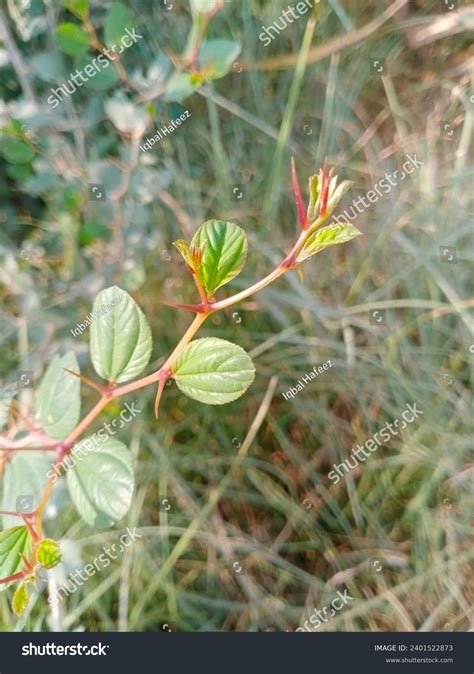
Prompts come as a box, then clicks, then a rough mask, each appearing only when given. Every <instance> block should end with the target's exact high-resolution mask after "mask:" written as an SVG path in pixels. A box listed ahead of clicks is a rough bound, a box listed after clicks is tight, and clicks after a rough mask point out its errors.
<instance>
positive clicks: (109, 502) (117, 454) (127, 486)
mask: <svg viewBox="0 0 474 674" xmlns="http://www.w3.org/2000/svg"><path fill="white" fill-rule="evenodd" d="M66 479H67V485H68V489H69V493H70V495H71V499H72V501H73V503H74V505H75V506H76V509H77V512H78V513H79V515H80V516H81V517H82V519H83V520H84V522H86V523H87V524H89V525H90V526H91V527H97V528H105V527H109V526H112V524H115V522H118V520H120V519H122V517H124V515H126V514H127V512H128V509H129V508H130V505H131V503H132V496H133V489H134V478H133V468H132V456H131V454H130V452H129V451H128V449H127V448H126V446H125V445H124V444H123V443H122V442H119V440H115V438H109V439H107V441H106V442H105V443H104V444H102V445H101V446H100V447H97V448H96V449H95V450H94V451H93V452H91V453H90V454H87V455H86V456H82V455H81V456H80V457H79V456H78V457H77V460H76V463H75V465H74V466H73V467H71V468H70V469H69V470H68V471H67V473H66Z"/></svg>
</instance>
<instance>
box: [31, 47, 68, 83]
mask: <svg viewBox="0 0 474 674" xmlns="http://www.w3.org/2000/svg"><path fill="white" fill-rule="evenodd" d="M30 66H31V69H32V71H33V72H34V74H35V75H36V77H38V78H39V79H40V80H42V81H43V82H49V83H56V82H59V81H60V80H62V78H63V77H64V74H65V65H64V59H63V57H62V56H61V54H58V52H54V51H44V52H39V53H38V54H35V55H34V56H33V57H32V58H31V60H30Z"/></svg>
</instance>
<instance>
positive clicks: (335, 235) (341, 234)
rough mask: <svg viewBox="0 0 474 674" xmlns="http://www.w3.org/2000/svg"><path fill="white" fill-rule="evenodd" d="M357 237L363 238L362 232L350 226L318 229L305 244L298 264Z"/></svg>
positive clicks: (329, 226) (331, 226)
mask: <svg viewBox="0 0 474 674" xmlns="http://www.w3.org/2000/svg"><path fill="white" fill-rule="evenodd" d="M356 236H361V232H359V230H358V229H357V228H356V227H354V226H353V225H350V224H348V223H347V224H346V223H345V224H343V225H339V224H337V225H328V226H327V227H321V228H320V229H317V230H316V231H315V232H314V233H313V234H312V235H311V236H310V237H309V238H308V240H307V242H306V243H305V245H304V247H303V250H302V251H301V252H300V254H299V255H298V257H297V258H296V261H297V262H303V260H307V259H308V258H309V257H312V256H313V255H316V253H319V251H321V250H323V249H324V248H328V247H329V246H334V245H336V244H338V243H346V241H350V240H351V239H353V238H354V237H356Z"/></svg>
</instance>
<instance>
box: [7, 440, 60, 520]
mask: <svg viewBox="0 0 474 674" xmlns="http://www.w3.org/2000/svg"><path fill="white" fill-rule="evenodd" d="M53 462H54V452H17V453H16V454H15V455H14V456H13V458H12V459H11V460H10V461H9V462H8V464H7V466H6V468H5V474H4V476H3V497H2V510H9V511H10V512H17V511H19V510H21V511H22V512H33V510H35V508H36V507H37V505H38V503H39V500H40V498H41V494H42V493H43V491H44V489H45V487H46V483H47V481H48V473H49V471H50V470H51V467H52V464H53ZM16 524H18V517H13V515H3V526H4V527H5V528H8V527H12V526H15V525H16Z"/></svg>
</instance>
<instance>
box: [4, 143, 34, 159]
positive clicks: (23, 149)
mask: <svg viewBox="0 0 474 674" xmlns="http://www.w3.org/2000/svg"><path fill="white" fill-rule="evenodd" d="M2 154H3V156H4V157H5V159H6V160H7V161H9V162H11V163H12V164H26V163H27V162H29V161H31V159H33V157H34V156H35V151H34V150H33V148H32V147H31V145H28V143H24V142H23V141H22V140H17V139H16V138H8V139H7V140H4V141H3V143H2Z"/></svg>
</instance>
